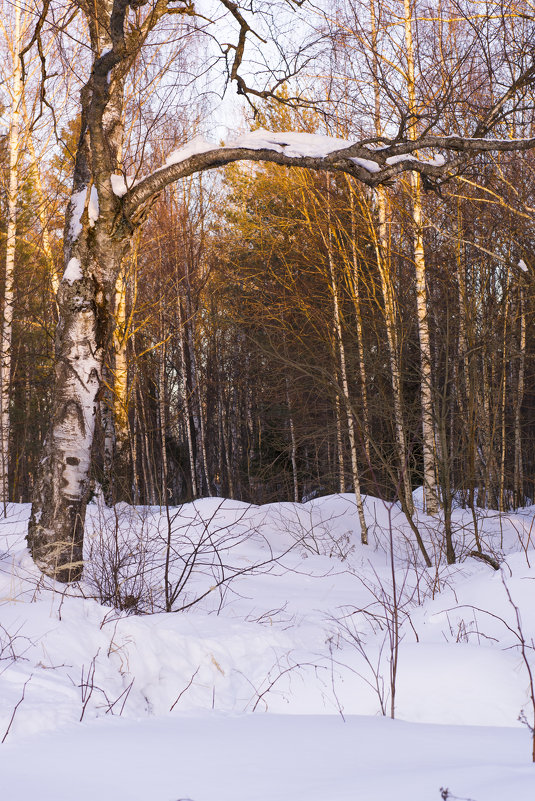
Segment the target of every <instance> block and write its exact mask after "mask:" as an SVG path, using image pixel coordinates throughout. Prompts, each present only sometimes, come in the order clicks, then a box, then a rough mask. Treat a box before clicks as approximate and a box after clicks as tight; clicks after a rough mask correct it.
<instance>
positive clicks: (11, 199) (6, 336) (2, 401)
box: [0, 0, 23, 509]
mask: <svg viewBox="0 0 535 801" xmlns="http://www.w3.org/2000/svg"><path fill="white" fill-rule="evenodd" d="M20 38H21V3H20V0H16V3H15V26H14V31H13V43H12V48H11V49H12V55H13V88H12V94H11V121H10V126H9V138H8V152H9V184H8V192H7V226H6V227H7V231H6V258H5V274H4V306H3V310H2V312H3V314H2V341H1V344H0V359H1V363H0V449H1V451H0V494H1V502H2V503H3V504H4V509H5V504H6V503H7V501H8V500H9V435H10V412H9V405H10V400H11V339H12V334H13V300H14V291H13V290H14V275H15V249H16V243H17V200H18V188H19V158H20V142H19V136H20V113H21V104H22V93H23V83H22V71H21V64H20V58H19V53H20Z"/></svg>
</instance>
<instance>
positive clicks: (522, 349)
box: [513, 278, 526, 508]
mask: <svg viewBox="0 0 535 801" xmlns="http://www.w3.org/2000/svg"><path fill="white" fill-rule="evenodd" d="M518 294H519V298H518V306H519V308H518V313H519V316H520V341H519V354H518V379H517V388H516V397H515V472H514V480H513V487H514V505H515V507H517V508H518V507H519V506H523V505H524V502H525V498H524V466H523V460H522V425H521V417H522V401H523V400H524V376H525V370H526V309H525V299H524V279H523V278H521V279H520V286H519V289H518Z"/></svg>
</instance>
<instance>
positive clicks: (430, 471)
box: [403, 0, 439, 515]
mask: <svg viewBox="0 0 535 801" xmlns="http://www.w3.org/2000/svg"><path fill="white" fill-rule="evenodd" d="M403 5H404V13H405V44H406V48H407V76H406V78H407V91H408V97H409V115H411V116H410V119H409V125H408V129H409V137H410V138H411V139H412V140H415V139H416V138H417V135H418V134H417V123H416V118H415V116H414V115H415V114H416V84H415V76H414V46H413V39H412V9H411V2H410V0H404V3H403ZM411 186H412V214H413V224H414V267H415V271H416V306H417V319H418V336H419V340H420V399H421V407H422V446H423V484H424V500H425V508H426V511H427V513H428V514H430V515H436V514H437V513H438V510H439V499H438V491H437V483H436V474H437V470H436V449H435V426H434V414H433V394H432V360H431V342H430V338H429V319H428V314H427V305H428V304H427V286H426V266H425V255H424V236H423V234H424V223H423V210H422V189H421V177H420V175H419V174H418V173H416V172H413V173H411Z"/></svg>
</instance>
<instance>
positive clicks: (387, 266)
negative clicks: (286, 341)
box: [369, 0, 414, 516]
mask: <svg viewBox="0 0 535 801" xmlns="http://www.w3.org/2000/svg"><path fill="white" fill-rule="evenodd" d="M370 21H371V35H372V51H373V66H374V70H373V71H374V80H373V92H374V123H375V133H376V134H377V136H378V137H380V136H381V135H382V133H383V131H382V124H381V94H380V85H379V75H380V70H379V42H378V30H377V17H376V12H375V0H371V2H370ZM374 196H375V200H376V203H377V217H378V224H377V227H376V225H375V222H374V221H373V219H372V218H371V216H370V215H369V216H370V220H369V227H370V230H371V232H372V234H373V242H374V247H375V256H376V259H377V267H378V269H379V276H380V280H381V292H382V295H383V304H384V318H385V327H386V339H387V345H388V358H389V363H390V379H391V382H392V396H393V401H394V429H395V447H396V455H397V459H398V464H399V470H400V480H399V485H400V486H399V490H398V491H399V494H400V496H401V497H402V500H403V508H404V509H405V510H406V512H407V514H408V515H409V516H412V515H413V514H414V503H413V499H412V487H411V478H410V473H409V454H408V449H407V437H406V434H405V424H404V415H403V386H402V380H401V351H400V347H399V341H398V331H397V317H398V315H397V308H396V301H395V291H394V286H393V282H392V271H391V247H390V236H389V229H388V224H387V199H386V192H385V190H384V188H383V187H382V186H379V187H378V188H377V190H376V191H375V193H374Z"/></svg>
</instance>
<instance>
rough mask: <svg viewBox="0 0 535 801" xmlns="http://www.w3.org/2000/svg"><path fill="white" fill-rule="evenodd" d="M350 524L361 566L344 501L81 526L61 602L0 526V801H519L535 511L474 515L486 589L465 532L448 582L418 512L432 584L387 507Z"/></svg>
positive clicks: (94, 508) (205, 510)
mask: <svg viewBox="0 0 535 801" xmlns="http://www.w3.org/2000/svg"><path fill="white" fill-rule="evenodd" d="M416 497H417V499H418V497H419V495H418V493H416ZM365 508H366V518H367V521H368V524H369V535H370V545H368V546H363V545H361V544H360V529H359V524H358V517H357V513H356V508H355V504H354V498H353V496H352V495H349V494H347V495H336V496H328V497H324V498H318V499H315V500H312V501H309V502H308V503H303V504H291V503H282V504H271V505H269V506H262V507H257V506H250V505H247V504H244V503H240V502H238V501H231V500H224V501H223V500H222V499H217V498H208V499H204V500H201V501H197V502H195V503H194V504H187V505H184V506H182V507H180V508H171V509H165V508H163V509H160V508H158V507H151V508H145V507H143V508H138V509H134V508H132V507H128V506H126V505H119V506H118V507H116V509H115V510H109V509H106V508H105V507H103V506H102V505H101V504H99V503H93V504H91V505H90V507H89V513H88V521H87V534H86V568H85V573H84V581H83V582H80V583H79V584H76V585H72V586H69V587H65V586H63V585H59V584H55V583H54V582H53V581H51V580H49V579H46V578H44V577H42V576H41V575H40V574H39V572H38V571H37V569H36V568H35V566H34V565H33V562H32V560H31V558H30V556H29V554H28V551H27V550H26V547H25V540H24V536H25V528H26V523H27V518H28V515H29V507H28V506H25V505H10V506H9V507H8V509H7V515H6V516H4V517H2V519H0V740H3V745H2V747H1V748H0V787H1V796H2V798H5V799H10V801H19V800H20V801H22V800H23V799H24V800H25V801H26V799H39V801H47V799H55V800H58V799H59V800H60V801H62V799H72V798H74V799H76V801H89V800H91V801H95V799H99V798H100V799H112V798H113V799H114V801H122V800H123V799H124V801H126V800H127V799H128V801H142V799H143V801H178V799H186V798H187V799H192V801H279V800H280V801H320V800H321V801H345V800H346V799H348V800H349V799H357V798H358V799H366V801H440V799H441V797H442V798H450V799H454V798H459V799H472V801H504V800H505V799H515V801H528V799H529V801H533V798H535V767H534V765H533V763H532V761H531V760H532V737H531V731H530V727H531V729H532V728H533V725H534V708H535V703H534V701H533V686H531V687H530V670H531V671H533V673H532V674H531V675H533V676H535V650H534V648H533V645H534V640H535V603H534V602H533V598H534V597H535V583H534V584H532V583H531V582H532V581H534V582H535V549H534V546H535V507H529V508H525V509H522V510H517V511H515V512H513V513H509V514H499V513H497V512H495V511H491V510H488V511H483V510H479V511H478V516H477V517H478V519H477V526H478V532H479V536H480V538H481V543H482V548H483V551H484V552H485V553H487V554H489V555H492V556H493V558H495V559H497V560H498V561H499V562H500V565H501V568H500V570H498V571H495V570H493V569H492V567H490V566H489V565H488V564H486V563H484V562H482V561H480V560H477V559H474V558H472V557H470V556H469V553H470V551H472V550H473V549H474V547H475V538H474V521H473V518H472V515H471V513H470V512H469V511H467V510H463V509H460V508H458V509H455V510H454V513H453V535H454V541H455V547H456V552H457V554H458V555H459V562H458V563H457V564H455V565H452V566H448V565H446V563H445V558H444V554H443V539H444V537H443V521H442V520H441V519H435V518H430V517H427V516H426V515H425V514H424V512H423V511H422V510H421V508H420V509H419V510H418V511H417V514H416V517H415V519H416V521H417V525H418V528H419V531H420V533H421V534H422V537H423V539H424V541H425V544H426V547H427V548H428V550H429V552H430V554H431V555H432V559H433V562H434V566H433V567H432V568H426V567H425V566H424V564H423V562H422V559H421V557H420V555H419V553H418V551H417V549H416V548H415V545H414V538H413V535H412V532H411V529H410V528H409V526H408V525H407V522H406V520H405V518H404V516H403V514H402V512H401V511H400V509H399V507H398V506H397V505H395V504H394V505H389V504H385V503H384V502H382V501H380V500H378V499H374V498H372V497H368V498H366V501H365ZM112 601H115V603H116V604H119V605H121V606H123V607H124V609H123V611H117V610H116V609H114V608H113V604H112ZM166 605H167V606H172V608H173V610H176V611H174V612H172V613H167V612H166V611H165V608H166ZM392 707H393V708H394V714H395V719H393V720H392V719H391V717H390V715H391V712H392Z"/></svg>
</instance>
